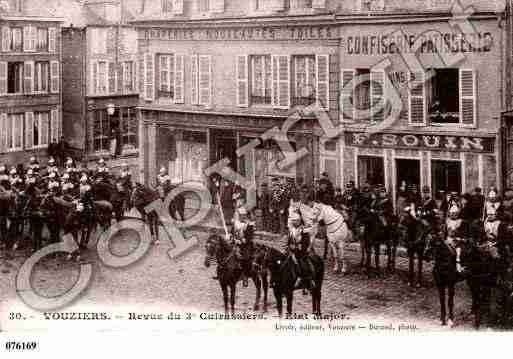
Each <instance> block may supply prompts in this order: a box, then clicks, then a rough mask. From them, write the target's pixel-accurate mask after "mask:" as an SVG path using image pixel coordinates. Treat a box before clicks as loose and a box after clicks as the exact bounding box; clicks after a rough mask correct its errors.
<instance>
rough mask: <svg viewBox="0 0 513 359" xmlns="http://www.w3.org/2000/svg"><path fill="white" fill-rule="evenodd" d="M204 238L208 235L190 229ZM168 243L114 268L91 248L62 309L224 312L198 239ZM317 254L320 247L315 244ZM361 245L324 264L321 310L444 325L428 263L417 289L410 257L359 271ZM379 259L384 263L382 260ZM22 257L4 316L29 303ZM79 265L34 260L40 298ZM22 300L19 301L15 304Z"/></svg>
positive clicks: (10, 276) (10, 274)
mask: <svg viewBox="0 0 513 359" xmlns="http://www.w3.org/2000/svg"><path fill="white" fill-rule="evenodd" d="M194 234H195V235H197V236H198V237H199V238H200V243H203V241H204V239H205V238H206V234H205V233H203V232H195V233H194ZM136 244H137V241H136V240H135V239H134V238H132V237H131V236H125V237H121V236H117V237H115V239H114V240H113V242H112V244H111V246H112V247H111V248H112V251H113V253H117V254H118V255H123V254H124V253H128V252H129V251H130V250H131V249H133V248H134V246H135V245H136ZM170 247H171V245H170V243H169V242H168V241H167V240H165V239H164V240H162V241H161V243H160V244H159V245H155V246H152V247H151V249H150V251H149V252H148V253H147V255H146V256H145V257H144V258H143V259H142V260H141V261H140V262H138V263H136V264H135V265H132V266H130V267H129V268H125V269H112V268H108V267H106V266H104V265H103V264H102V263H101V261H100V260H99V259H98V257H97V255H96V252H95V251H94V247H92V249H90V250H89V251H88V253H87V255H86V256H85V260H86V261H87V262H91V263H93V264H94V272H93V279H92V282H91V283H90V286H89V288H88V289H87V290H86V291H85V293H84V294H83V296H82V297H81V298H80V299H78V300H77V301H76V302H75V304H74V305H73V306H72V307H71V308H65V310H66V311H67V310H72V311H83V308H85V307H88V306H89V305H91V306H94V305H102V306H105V307H114V308H117V307H119V306H120V305H122V306H126V307H127V308H130V307H133V308H136V307H141V308H153V307H155V308H161V307H166V308H189V309H191V310H195V311H201V312H223V311H224V309H223V308H224V307H223V301H222V295H221V289H220V287H219V285H218V283H217V281H215V280H213V279H212V276H213V274H214V272H215V267H211V268H205V266H204V264H203V261H204V256H205V253H204V249H203V246H202V244H200V245H199V246H198V247H197V248H195V249H193V250H191V251H189V252H188V253H185V254H184V255H183V256H182V257H180V258H178V259H177V260H171V259H170V258H169V257H168V254H167V251H168V250H169V249H170ZM316 249H317V251H318V253H322V247H321V246H320V245H319V246H317V248H316ZM359 256H360V253H359V252H358V248H357V247H355V246H349V247H348V250H347V257H348V259H349V262H350V265H351V266H350V273H349V274H348V275H346V276H342V275H335V274H334V273H332V269H331V266H329V265H328V266H327V272H326V279H325V282H324V286H323V292H322V295H323V297H322V304H321V308H322V311H323V314H330V313H332V314H333V313H343V314H345V315H347V316H349V318H350V319H351V320H357V321H358V320H366V319H369V318H371V319H372V320H373V321H378V322H379V323H389V322H390V323H396V324H397V325H399V324H400V323H410V324H415V325H416V326H417V328H419V329H428V330H447V328H444V327H441V326H439V321H438V317H439V304H438V294H437V291H436V288H434V287H433V284H432V279H431V277H432V276H431V268H430V265H429V264H428V265H426V269H425V272H424V279H425V282H426V284H425V287H423V288H419V289H414V288H410V287H408V285H407V283H406V268H407V261H406V259H405V258H398V265H397V267H398V270H397V272H396V274H394V275H385V276H383V277H380V278H376V277H373V278H371V279H369V278H368V277H367V275H364V274H363V273H361V268H360V267H359ZM384 259H385V258H384V257H382V263H384ZM21 264H22V257H18V258H14V259H12V260H5V259H1V262H0V269H1V270H2V273H1V274H0V276H1V277H0V293H1V297H0V299H1V300H0V303H2V307H3V308H2V312H3V314H2V318H3V319H5V318H6V315H7V312H12V311H13V308H18V309H20V310H24V309H28V308H27V307H26V306H24V305H23V304H22V303H21V300H20V299H19V298H18V297H17V295H16V291H15V287H14V283H15V276H16V273H17V270H18V269H19V268H20V266H21ZM77 273H78V265H77V264H76V263H74V262H65V261H64V260H63V259H57V260H55V259H52V260H46V259H45V260H44V262H43V263H41V264H40V265H38V267H37V269H36V270H35V272H34V274H33V276H32V283H33V286H34V288H36V290H37V291H38V292H39V293H41V294H42V295H45V296H55V295H59V294H62V293H64V292H65V291H66V290H67V289H69V287H70V286H71V284H72V283H73V282H74V280H76V278H77ZM254 295H255V289H254V286H253V285H252V283H250V286H249V287H248V288H243V287H242V285H241V284H239V286H238V291H237V299H236V310H237V311H238V312H252V307H253V303H254ZM469 299H470V296H469V293H468V289H467V286H466V284H464V283H459V284H458V286H457V290H456V299H455V315H456V328H455V329H453V330H457V329H463V328H464V329H469V328H471V325H470V320H471V317H470V315H469V311H470V303H469ZM269 302H270V307H269V313H268V314H267V315H268V316H269V317H273V316H276V314H277V312H276V309H275V300H274V296H273V293H272V290H270V291H269ZM19 305H21V307H20V306H19ZM293 311H294V313H298V314H301V313H310V312H311V300H310V296H303V295H302V293H301V291H297V292H296V293H295V302H294V309H293Z"/></svg>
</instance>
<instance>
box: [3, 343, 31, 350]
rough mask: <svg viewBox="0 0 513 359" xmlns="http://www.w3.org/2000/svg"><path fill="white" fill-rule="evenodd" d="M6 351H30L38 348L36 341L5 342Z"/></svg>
mask: <svg viewBox="0 0 513 359" xmlns="http://www.w3.org/2000/svg"><path fill="white" fill-rule="evenodd" d="M4 348H5V350H6V351H29V350H35V349H36V348H37V343H36V342H9V341H8V342H5V347H4Z"/></svg>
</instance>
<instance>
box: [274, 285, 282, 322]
mask: <svg viewBox="0 0 513 359" xmlns="http://www.w3.org/2000/svg"><path fill="white" fill-rule="evenodd" d="M277 287H278V285H277V284H274V286H273V291H274V298H275V299H276V309H277V310H278V316H279V317H280V318H281V317H282V316H283V296H282V295H281V292H280V291H279V290H278V288H277Z"/></svg>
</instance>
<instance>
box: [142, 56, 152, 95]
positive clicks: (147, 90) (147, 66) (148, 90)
mask: <svg viewBox="0 0 513 359" xmlns="http://www.w3.org/2000/svg"><path fill="white" fill-rule="evenodd" d="M154 62H155V61H154V55H153V54H151V53H148V54H145V55H144V70H145V71H144V99H145V100H146V101H153V99H154V95H155V94H154V78H155V73H154V65H155V64H154Z"/></svg>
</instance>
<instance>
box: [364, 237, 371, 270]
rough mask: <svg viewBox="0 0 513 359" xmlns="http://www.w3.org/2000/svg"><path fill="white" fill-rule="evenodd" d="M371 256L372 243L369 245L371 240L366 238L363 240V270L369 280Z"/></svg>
mask: <svg viewBox="0 0 513 359" xmlns="http://www.w3.org/2000/svg"><path fill="white" fill-rule="evenodd" d="M371 256H372V243H371V239H370V238H367V239H366V240H365V257H366V258H365V263H366V264H365V268H366V270H367V276H368V277H369V278H370V277H371V267H372V264H371Z"/></svg>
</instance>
